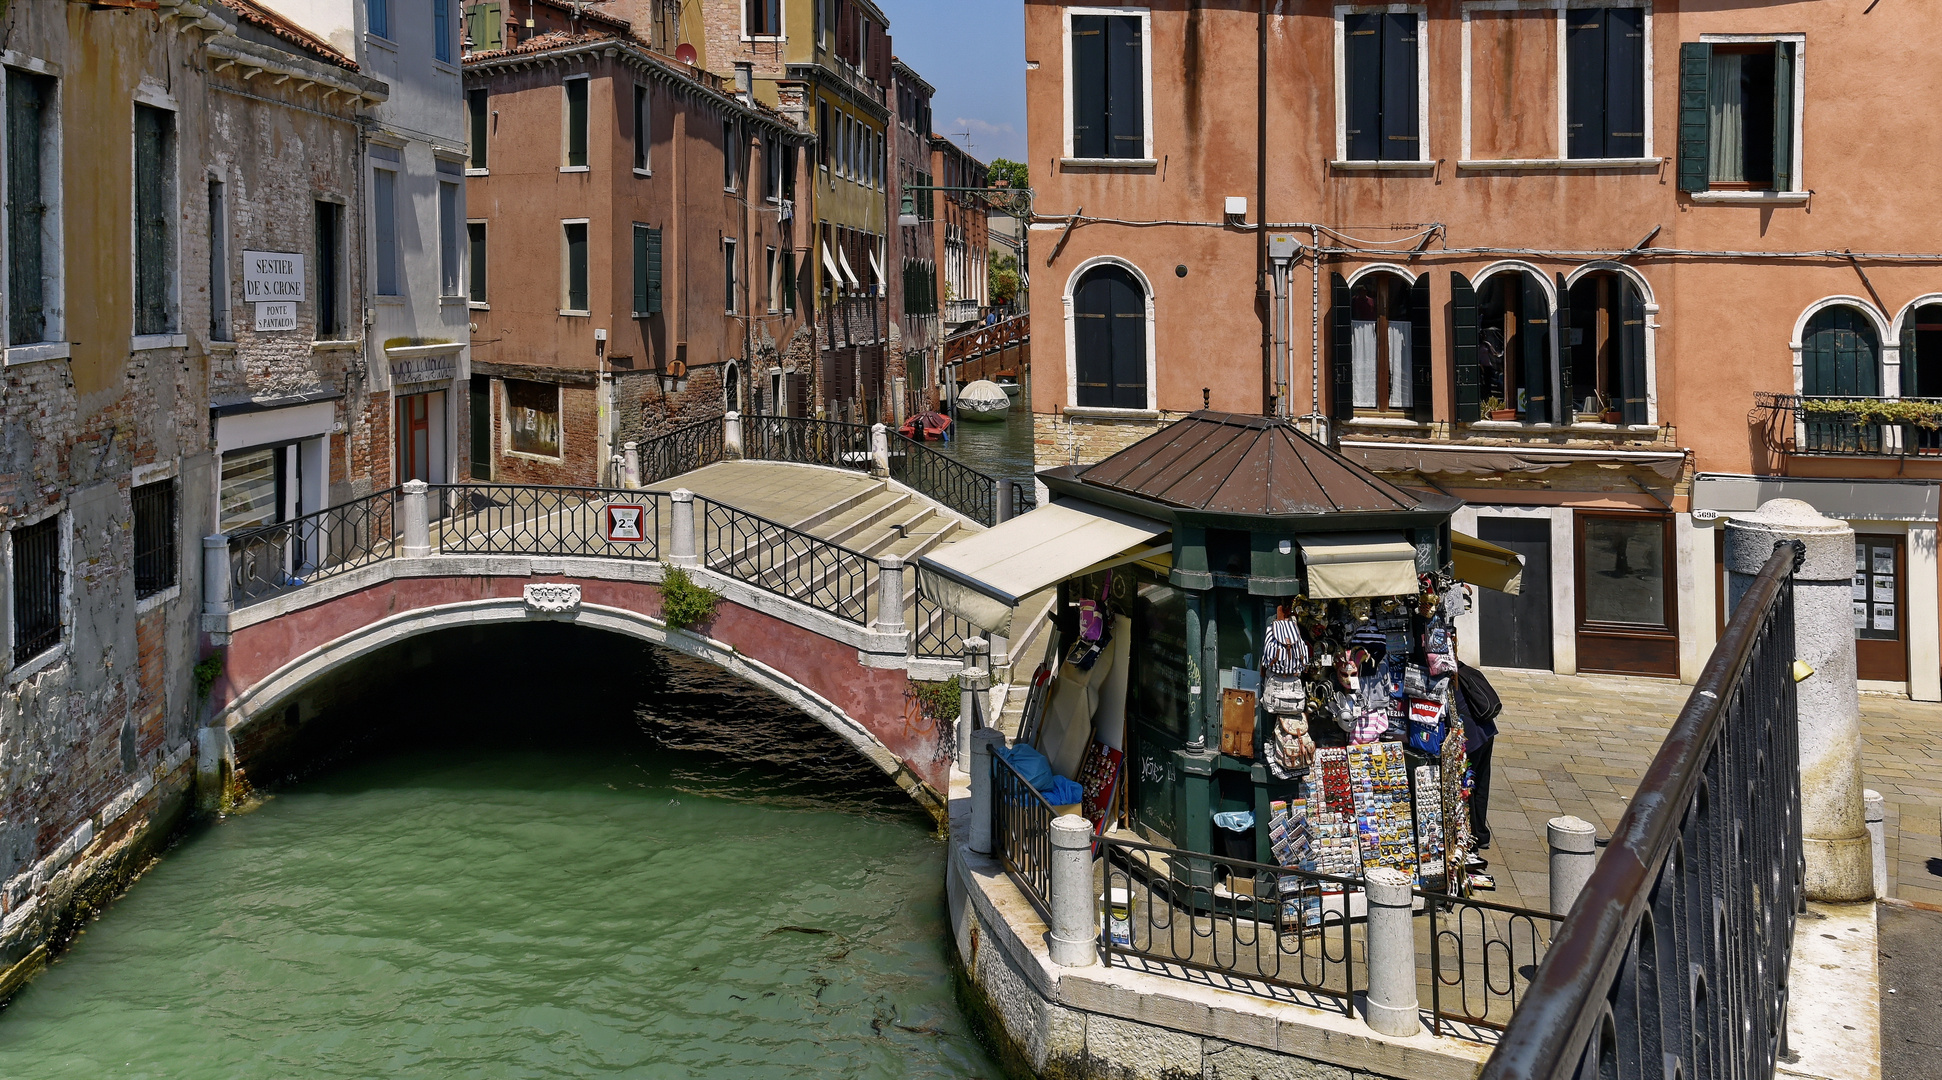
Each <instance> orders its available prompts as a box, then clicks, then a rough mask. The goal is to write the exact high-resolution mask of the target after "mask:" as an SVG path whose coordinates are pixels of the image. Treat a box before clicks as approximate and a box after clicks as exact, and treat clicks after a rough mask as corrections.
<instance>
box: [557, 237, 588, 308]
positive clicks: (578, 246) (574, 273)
mask: <svg viewBox="0 0 1942 1080" xmlns="http://www.w3.org/2000/svg"><path fill="white" fill-rule="evenodd" d="M560 233H561V245H562V252H561V256H562V258H561V262H562V263H563V264H564V268H565V270H566V273H565V274H563V275H562V280H561V282H560V285H561V288H562V291H563V293H564V295H563V297H562V299H563V301H564V303H563V305H562V306H563V308H564V310H563V311H562V312H561V314H564V315H585V314H587V313H588V310H589V309H588V307H587V304H588V298H587V223H586V222H584V221H563V222H561V223H560Z"/></svg>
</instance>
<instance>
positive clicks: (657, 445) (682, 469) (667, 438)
mask: <svg viewBox="0 0 1942 1080" xmlns="http://www.w3.org/2000/svg"><path fill="white" fill-rule="evenodd" d="M634 449H635V453H636V454H637V455H638V456H639V458H640V463H641V483H642V484H658V483H660V482H661V481H663V480H667V479H670V478H672V477H676V476H680V475H681V474H682V473H690V472H694V471H695V470H696V469H699V468H703V467H704V466H708V465H713V464H715V463H716V462H718V461H721V460H722V459H723V453H722V418H721V417H719V416H717V417H714V418H713V419H710V420H703V421H700V422H699V423H694V424H689V425H688V426H686V427H680V428H676V429H674V430H673V431H670V432H668V433H666V434H664V435H657V436H655V437H654V438H652V439H647V440H645V441H643V442H640V443H637V444H636V445H635V448H634Z"/></svg>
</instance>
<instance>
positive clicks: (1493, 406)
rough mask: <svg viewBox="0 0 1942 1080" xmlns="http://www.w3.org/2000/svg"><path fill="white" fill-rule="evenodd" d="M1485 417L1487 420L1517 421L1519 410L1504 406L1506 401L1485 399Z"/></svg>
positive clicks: (1496, 398) (1492, 398) (1495, 398)
mask: <svg viewBox="0 0 1942 1080" xmlns="http://www.w3.org/2000/svg"><path fill="white" fill-rule="evenodd" d="M1483 415H1484V419H1486V420H1515V419H1517V410H1516V409H1513V408H1511V407H1509V406H1508V405H1505V404H1504V399H1503V398H1499V397H1488V398H1485V399H1483Z"/></svg>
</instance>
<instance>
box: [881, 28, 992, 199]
mask: <svg viewBox="0 0 1942 1080" xmlns="http://www.w3.org/2000/svg"><path fill="white" fill-rule="evenodd" d="M877 5H878V6H879V7H881V8H882V9H883V13H884V14H885V15H887V16H889V18H890V36H891V39H892V44H893V45H894V46H895V47H896V50H897V56H898V58H899V59H901V60H902V61H903V62H904V63H906V64H909V65H910V67H911V69H912V70H914V71H916V72H917V73H918V74H919V75H922V76H923V77H924V81H925V82H928V83H930V84H931V85H932V86H935V87H937V96H936V97H934V98H932V99H931V124H932V127H933V128H934V129H935V130H936V131H937V133H938V134H940V135H943V136H945V137H947V138H950V139H952V140H954V141H956V142H957V144H958V145H960V146H965V145H966V140H965V132H967V131H968V132H970V133H971V135H970V140H969V146H967V147H966V148H967V149H968V150H969V151H970V152H971V155H972V156H973V157H976V158H977V159H978V160H980V161H990V160H991V159H992V158H1000V157H1003V158H1010V159H1012V160H1013V161H1023V160H1025V5H1024V3H1023V2H1022V0H877Z"/></svg>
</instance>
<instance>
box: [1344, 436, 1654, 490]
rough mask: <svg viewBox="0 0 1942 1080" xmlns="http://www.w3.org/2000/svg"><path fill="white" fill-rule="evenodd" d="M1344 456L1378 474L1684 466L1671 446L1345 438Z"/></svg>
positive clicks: (1459, 475)
mask: <svg viewBox="0 0 1942 1080" xmlns="http://www.w3.org/2000/svg"><path fill="white" fill-rule="evenodd" d="M1342 455H1343V456H1344V457H1347V458H1349V459H1350V460H1352V461H1355V462H1358V463H1359V464H1361V465H1362V466H1363V467H1364V468H1367V469H1372V470H1374V471H1376V472H1379V473H1399V472H1413V473H1420V474H1422V475H1424V476H1458V477H1461V476H1482V475H1487V474H1490V473H1541V472H1547V471H1549V470H1552V469H1568V468H1570V467H1572V466H1573V465H1610V466H1620V465H1622V466H1627V467H1631V468H1638V469H1649V470H1651V471H1652V472H1655V473H1658V474H1659V475H1660V476H1662V477H1665V478H1666V479H1668V480H1676V479H1678V477H1679V474H1680V473H1681V472H1682V471H1683V470H1684V469H1685V466H1686V459H1685V453H1684V452H1683V451H1668V450H1637V451H1618V450H1605V451H1596V452H1588V451H1575V452H1574V451H1572V450H1568V449H1558V450H1551V449H1549V448H1544V449H1534V448H1529V447H1488V448H1484V447H1477V448H1469V447H1464V448H1458V447H1444V446H1417V445H1413V444H1410V443H1363V442H1353V441H1349V440H1343V442H1342Z"/></svg>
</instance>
